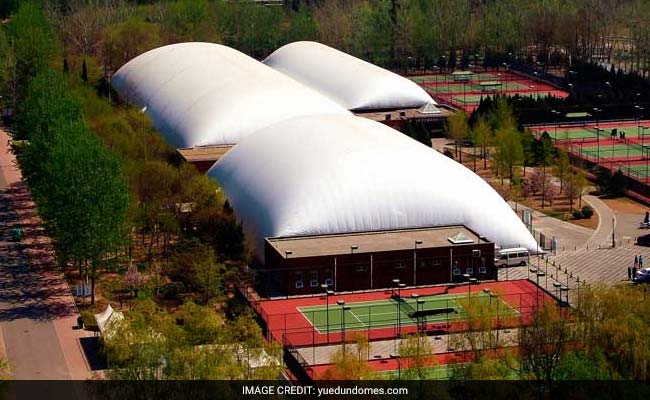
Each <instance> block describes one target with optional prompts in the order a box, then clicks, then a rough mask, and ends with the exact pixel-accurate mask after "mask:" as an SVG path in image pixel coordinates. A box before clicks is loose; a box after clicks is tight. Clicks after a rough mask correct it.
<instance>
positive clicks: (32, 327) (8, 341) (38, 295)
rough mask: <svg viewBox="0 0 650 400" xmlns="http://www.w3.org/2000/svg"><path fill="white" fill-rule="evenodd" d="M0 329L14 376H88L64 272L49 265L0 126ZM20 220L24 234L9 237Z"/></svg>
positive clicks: (47, 244) (45, 246) (30, 204)
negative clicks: (16, 239) (15, 239)
mask: <svg viewBox="0 0 650 400" xmlns="http://www.w3.org/2000/svg"><path fill="white" fill-rule="evenodd" d="M0 221H2V224H0V330H1V335H0V336H1V340H0V342H3V344H4V349H1V348H0V350H4V352H5V353H6V356H7V358H8V360H9V363H10V366H11V368H12V373H13V376H14V378H15V379H19V380H22V379H29V380H32V379H48V380H59V379H86V378H88V377H90V370H89V368H88V364H87V362H86V361H85V358H84V356H83V353H82V350H81V346H80V344H79V343H80V342H79V340H78V339H79V338H81V337H84V336H87V335H88V334H87V333H85V332H83V331H74V330H73V325H74V323H75V320H76V316H77V313H76V308H75V305H74V301H73V299H72V297H71V295H70V292H69V290H68V287H67V285H66V284H65V281H64V280H63V278H62V276H61V275H60V274H59V273H58V272H57V271H56V269H55V268H53V265H54V257H53V253H52V247H51V244H50V242H49V239H48V238H47V236H46V235H45V234H44V232H43V229H42V227H41V225H40V221H39V219H38V217H37V215H36V211H35V206H34V203H33V202H32V201H31V198H30V195H29V191H28V190H27V187H26V185H25V184H24V183H22V182H20V172H19V171H18V170H16V169H15V168H14V163H13V155H11V154H10V153H9V152H8V149H7V137H6V134H5V133H4V132H3V131H2V130H1V128H0ZM17 224H20V225H21V226H22V227H23V229H24V231H25V240H23V241H22V242H20V243H16V242H11V241H9V240H8V239H9V238H10V236H11V231H12V229H13V227H14V226H16V225H17Z"/></svg>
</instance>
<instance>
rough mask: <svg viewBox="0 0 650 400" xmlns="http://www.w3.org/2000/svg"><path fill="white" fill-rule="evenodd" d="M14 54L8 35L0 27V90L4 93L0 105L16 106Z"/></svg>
mask: <svg viewBox="0 0 650 400" xmlns="http://www.w3.org/2000/svg"><path fill="white" fill-rule="evenodd" d="M16 73H17V71H16V54H15V52H14V45H13V43H12V42H11V38H10V37H9V35H7V34H6V33H5V31H4V30H3V29H0V92H2V93H5V95H4V97H3V99H2V102H1V103H0V106H4V105H8V104H10V105H11V106H12V107H13V108H14V109H15V108H16V101H17V96H16V90H17V86H16V85H17V77H16Z"/></svg>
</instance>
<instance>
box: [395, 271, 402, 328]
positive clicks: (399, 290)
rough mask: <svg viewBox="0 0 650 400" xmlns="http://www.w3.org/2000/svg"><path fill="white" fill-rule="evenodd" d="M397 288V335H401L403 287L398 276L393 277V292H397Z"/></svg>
mask: <svg viewBox="0 0 650 400" xmlns="http://www.w3.org/2000/svg"><path fill="white" fill-rule="evenodd" d="M395 289H397V335H398V336H399V334H400V331H401V323H400V322H401V321H400V320H401V316H400V314H401V313H402V307H401V306H402V288H401V283H400V280H399V279H398V278H395V279H393V294H394V293H395Z"/></svg>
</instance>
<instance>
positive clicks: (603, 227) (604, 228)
mask: <svg viewBox="0 0 650 400" xmlns="http://www.w3.org/2000/svg"><path fill="white" fill-rule="evenodd" d="M582 198H583V200H585V201H586V202H587V203H589V205H590V206H591V207H592V208H593V209H594V211H595V212H596V213H598V227H597V228H596V232H594V234H593V235H592V236H591V237H590V238H589V240H588V241H587V243H585V245H584V246H583V248H585V249H597V248H599V247H612V230H613V228H614V225H615V224H616V216H615V215H614V211H612V209H611V208H609V207H608V206H607V204H605V203H603V201H602V200H601V199H599V198H598V197H596V196H592V195H590V194H587V195H584V196H583V197H582Z"/></svg>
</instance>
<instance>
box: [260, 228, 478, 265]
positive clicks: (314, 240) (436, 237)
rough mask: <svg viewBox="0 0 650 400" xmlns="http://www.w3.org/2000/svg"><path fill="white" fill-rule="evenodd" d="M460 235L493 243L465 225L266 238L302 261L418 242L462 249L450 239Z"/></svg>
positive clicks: (420, 246)
mask: <svg viewBox="0 0 650 400" xmlns="http://www.w3.org/2000/svg"><path fill="white" fill-rule="evenodd" d="M458 233H462V234H464V235H465V236H467V238H468V239H469V240H471V241H472V243H473V244H479V243H490V242H489V241H488V240H486V239H484V238H483V239H482V238H481V237H479V235H477V234H476V233H474V232H473V231H471V230H470V229H469V228H467V227H465V226H463V225H450V226H440V227H429V228H412V229H399V230H390V231H374V232H357V233H346V234H337V235H318V236H296V237H281V238H266V240H267V241H268V242H269V243H270V244H271V246H273V248H275V250H276V251H277V252H278V253H279V254H280V255H281V256H282V257H286V256H287V253H286V252H287V251H290V252H291V253H290V254H289V257H290V258H300V257H316V256H327V255H340V254H350V253H351V252H352V248H351V246H356V248H355V249H354V253H355V254H357V253H375V252H380V251H395V250H412V249H414V248H415V241H416V240H420V241H422V243H421V244H420V243H418V245H417V248H418V249H426V248H435V247H447V246H462V245H463V244H456V245H454V244H452V243H451V242H450V241H449V240H448V238H450V237H451V236H454V235H456V234H458ZM467 244H469V243H467ZM465 245H466V244H465Z"/></svg>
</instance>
